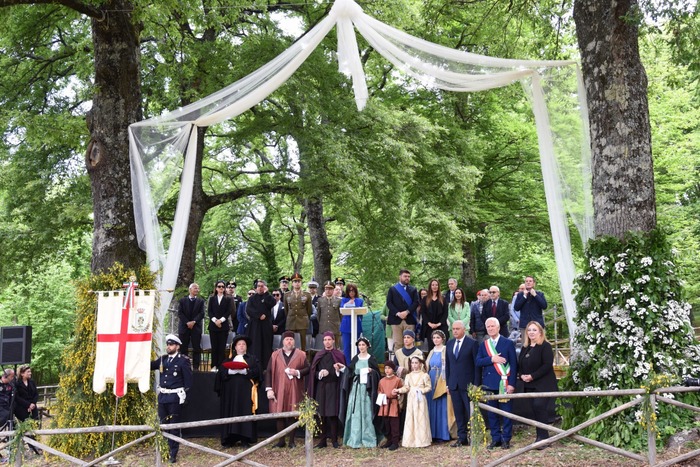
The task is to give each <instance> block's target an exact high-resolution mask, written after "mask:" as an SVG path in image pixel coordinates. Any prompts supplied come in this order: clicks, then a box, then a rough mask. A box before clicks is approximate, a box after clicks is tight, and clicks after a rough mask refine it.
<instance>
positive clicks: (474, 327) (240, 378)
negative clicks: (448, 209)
mask: <svg viewBox="0 0 700 467" xmlns="http://www.w3.org/2000/svg"><path fill="white" fill-rule="evenodd" d="M410 278H411V273H410V271H408V270H401V271H400V273H399V280H398V282H397V283H396V284H394V285H393V286H392V287H391V288H390V289H389V290H388V292H387V298H386V310H387V317H386V324H387V327H388V328H390V329H391V333H392V336H393V338H394V345H393V358H390V359H388V360H386V361H383V360H384V358H383V357H384V353H383V352H382V355H381V357H380V358H381V360H380V359H379V358H378V355H377V354H376V353H373V352H371V351H370V348H371V346H372V342H371V340H370V339H368V338H367V337H366V336H364V335H363V336H361V337H360V338H359V339H357V340H356V342H354V343H352V342H351V339H350V327H351V326H350V325H351V323H350V316H349V315H345V316H343V315H341V314H340V308H347V307H352V306H355V307H360V306H363V305H364V303H363V300H362V298H361V297H360V296H359V293H358V290H357V287H356V286H355V285H354V284H348V285H347V286H346V287H345V289H344V290H343V288H342V285H343V284H338V283H336V282H338V280H342V278H338V280H337V281H336V282H331V281H328V282H327V283H325V284H324V293H323V294H322V295H317V294H316V293H315V292H316V291H315V290H313V289H317V288H318V284H315V283H313V284H309V286H312V285H313V286H314V287H309V290H308V291H307V290H302V287H301V282H302V277H301V275H300V274H298V273H296V274H294V275H293V276H292V277H283V278H281V281H280V286H281V287H280V288H279V289H276V290H273V291H272V294H271V293H270V292H269V289H268V286H267V283H266V282H265V281H264V280H261V279H259V280H257V281H256V283H255V284H254V289H251V291H249V292H248V299H247V300H246V301H243V300H242V298H241V297H239V296H237V295H236V294H235V285H236V284H235V281H230V282H228V283H226V282H224V281H217V283H216V284H215V292H214V293H213V294H212V295H211V296H210V297H209V300H208V302H209V303H208V306H207V312H208V315H209V316H208V320H207V321H208V330H209V334H210V335H211V343H212V357H211V358H212V360H211V364H212V367H213V369H214V371H216V372H217V375H216V386H215V390H216V392H217V393H218V394H219V398H220V409H221V417H231V416H242V415H251V414H253V413H255V411H256V409H257V394H258V385H260V384H264V394H265V395H266V397H267V399H268V403H269V409H270V412H272V413H275V412H277V413H281V412H288V411H293V410H295V408H296V405H297V404H298V403H299V402H300V401H301V399H302V398H303V396H304V394H309V395H310V396H311V397H313V398H315V399H316V400H317V401H318V415H319V417H320V420H321V427H322V434H321V440H320V442H319V443H318V444H317V446H316V447H318V448H323V447H326V446H328V445H329V444H330V445H332V446H334V447H338V446H339V436H342V442H343V444H344V445H346V446H349V447H376V446H377V445H378V443H379V442H380V441H381V439H382V438H385V439H386V441H385V442H384V444H383V445H382V446H383V447H386V448H388V449H392V450H394V449H397V448H398V447H399V445H402V446H404V447H424V446H428V445H430V444H431V443H433V442H435V441H449V440H454V442H453V444H452V446H455V447H456V446H462V445H467V444H468V443H469V437H468V428H467V427H468V421H469V415H470V414H469V398H468V390H469V387H470V385H483V387H484V388H485V389H486V390H487V391H490V392H493V393H512V392H514V391H515V385H516V378H519V379H520V380H522V382H523V387H524V390H525V391H538V392H539V391H550V390H556V378H555V376H554V370H553V366H552V365H553V352H552V348H551V345H549V343H548V342H547V341H546V339H545V333H544V329H543V326H544V319H543V317H542V311H543V310H544V309H545V308H546V306H547V304H546V300H545V298H544V294H543V293H542V292H540V291H538V290H536V289H535V281H534V279H533V278H532V277H527V278H526V279H525V282H524V284H522V286H521V288H520V290H519V291H518V292H517V293H515V294H514V297H513V300H512V303H508V302H507V301H505V300H502V299H501V298H500V290H499V289H498V287H496V286H492V287H490V288H489V289H485V290H482V291H480V292H479V295H478V299H477V300H476V301H475V302H472V303H470V304H467V303H466V300H465V293H464V291H463V290H462V289H460V288H458V287H457V281H456V280H454V279H450V280H449V281H448V290H446V291H445V292H442V291H441V290H440V283H439V282H438V281H437V280H435V279H433V280H431V281H430V282H429V284H428V288H427V289H424V290H421V291H420V292H419V291H417V289H416V288H415V287H413V286H412V285H411V284H410ZM290 282H291V284H292V288H291V289H287V290H285V287H284V286H285V285H288V284H289V283H290ZM343 282H344V281H343ZM189 292H190V293H189V296H188V297H184V298H183V299H181V300H180V304H179V305H180V306H179V317H180V324H179V336H175V335H170V336H168V355H170V357H174V358H170V357H168V362H167V363H166V362H165V361H164V360H163V358H161V359H160V360H156V361H155V362H153V364H152V368H154V369H156V368H160V369H161V372H162V373H163V372H164V373H165V374H166V375H167V374H170V380H167V378H163V377H161V378H163V379H162V380H161V386H160V388H159V412H161V420H169V421H171V422H172V421H176V417H174V416H173V412H174V409H175V408H176V405H179V404H180V403H181V402H182V401H184V397H185V395H186V391H187V389H188V388H189V387H190V386H191V378H192V373H191V369H189V370H186V369H185V368H184V367H183V366H186V362H187V361H189V360H188V359H187V357H186V352H187V346H188V344H189V343H190V342H192V347H193V362H192V364H193V366H194V368H195V370H196V369H198V367H199V365H200V363H201V362H200V356H199V352H198V350H199V349H198V345H196V344H199V341H201V333H202V331H201V323H202V321H203V319H204V313H205V307H204V300H202V299H201V298H199V297H198V294H199V286H198V285H197V284H192V285H191V286H190V288H189ZM241 311H243V313H241ZM312 315H314V316H315V317H316V319H315V321H316V325H317V326H318V329H316V332H317V333H318V335H319V336H321V337H322V340H323V348H322V349H321V350H320V351H318V352H316V353H315V355H314V356H313V358H312V359H311V358H310V357H309V355H307V352H306V334H307V332H310V331H311V329H312V328H311V322H310V318H311V316H312ZM234 316H235V317H236V319H235V320H234V319H233V317H234ZM513 318H517V319H518V321H517V322H515V323H514V322H513ZM509 321H510V322H511V327H514V328H515V329H518V330H520V331H521V332H522V334H523V336H524V343H523V348H522V351H521V353H520V359H519V360H518V357H517V356H516V350H515V345H514V343H513V341H512V340H511V339H509V337H510V333H509V331H508V329H509V328H508V322H509ZM521 323H522V327H520V326H521ZM358 327H359V329H358V333H361V332H362V328H361V322H358ZM229 329H236V330H237V331H242V332H238V333H237V334H236V336H235V337H234V339H233V341H232V343H231V346H230V353H229V354H228V355H225V354H226V338H227V337H228V334H229ZM276 334H277V335H279V336H280V346H281V347H280V348H278V349H276V350H275V349H274V346H273V336H274V335H276ZM295 335H299V337H300V340H299V342H300V345H299V347H300V348H297V345H296V342H297V341H296V340H295ZM399 336H400V337H401V338H400V339H399ZM420 340H423V341H427V342H428V348H429V353H428V355H427V357H426V356H425V354H424V352H423V351H422V350H421V349H419V348H418V347H416V342H417V341H420ZM339 341H340V342H339ZM341 342H342V345H340V343H341ZM171 343H172V344H173V347H177V348H175V349H171ZM351 344H354V345H355V346H356V349H357V354H356V355H354V356H351V352H350V350H351ZM215 346H216V349H215ZM341 349H342V350H341ZM179 352H182V354H184V355H182V354H180V353H179ZM390 354H391V352H390ZM180 358H184V359H185V360H184V361H183V360H179V359H180ZM380 361H382V363H383V365H380V364H379V363H380ZM171 362H174V363H171ZM171 365H172V367H171ZM380 366H382V367H383V372H384V375H383V377H382V374H381V370H380ZM178 370H179V377H177V375H178ZM175 379H177V380H178V381H177V382H175V383H173V381H174V380H175ZM248 395H250V397H248ZM161 399H163V401H162V404H163V405H167V404H169V405H170V409H166V408H163V410H162V411H161V408H160V405H161ZM166 399H167V400H168V402H166V401H165V400H166ZM533 401H534V402H533V409H534V412H535V414H536V417H537V420H538V421H542V422H546V421H547V420H546V418H547V415H546V406H547V399H533ZM489 404H490V405H494V406H496V407H498V408H500V409H501V410H505V411H511V410H512V403H511V402H510V401H509V400H507V401H506V400H503V401H491V402H489ZM171 409H172V410H171ZM292 421H293V420H289V419H280V420H278V426H277V428H278V431H280V432H281V431H284V430H285V429H286V428H287V427H288V426H289V425H290V424H291V423H292ZM488 421H489V426H490V430H491V444H490V445H489V448H495V447H498V446H501V447H503V448H506V449H507V448H509V447H510V439H511V436H512V426H511V422H510V420H509V419H508V418H503V419H501V417H499V416H496V415H494V414H492V413H491V412H489V417H488ZM341 427H342V432H341V431H340V430H341ZM547 436H548V435H547V432H546V430H540V429H538V431H537V440H538V441H539V440H540V439H543V438H546V437H547ZM256 439H257V434H256V429H255V424H254V423H252V422H246V423H236V424H231V425H225V426H223V429H222V435H221V443H222V445H223V446H226V447H228V446H233V445H235V444H236V443H241V444H242V445H244V446H247V445H248V444H250V443H253V442H255V441H256ZM285 445H288V446H290V447H293V446H295V439H294V430H291V432H290V433H289V438H288V440H285V438H284V437H281V438H280V440H279V442H278V443H277V446H279V447H284V446H285ZM176 456H177V443H172V444H171V461H173V460H174V459H175V458H176Z"/></svg>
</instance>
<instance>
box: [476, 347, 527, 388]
mask: <svg viewBox="0 0 700 467" xmlns="http://www.w3.org/2000/svg"><path fill="white" fill-rule="evenodd" d="M487 339H488V338H487ZM496 351H497V352H498V353H499V354H500V355H501V357H503V358H505V359H506V361H507V362H508V364H509V365H510V374H509V375H508V385H510V386H513V387H515V380H516V376H517V372H518V358H517V356H516V355H515V344H513V341H511V340H510V339H506V338H505V337H503V336H501V337H500V338H499V339H498V344H496ZM476 366H478V367H480V368H482V384H483V385H484V386H486V387H487V388H488V389H491V390H494V391H497V390H498V386H499V385H500V383H501V375H499V374H498V371H496V368H495V367H494V366H493V363H492V362H491V357H489V354H488V352H486V342H485V341H484V342H481V343H480V344H479V352H478V353H477V355H476Z"/></svg>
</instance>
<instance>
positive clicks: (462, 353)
mask: <svg viewBox="0 0 700 467" xmlns="http://www.w3.org/2000/svg"><path fill="white" fill-rule="evenodd" d="M466 332H467V329H466V327H465V325H464V323H463V322H462V321H455V322H454V323H452V335H453V336H454V338H453V339H450V340H449V341H447V346H446V350H447V353H446V354H445V379H446V381H447V388H448V389H449V390H450V397H451V398H452V407H453V408H454V412H455V420H456V421H457V441H455V442H454V443H453V444H452V447H459V446H468V445H469V431H468V426H469V397H468V396H467V392H468V390H469V385H470V384H474V385H479V382H480V380H481V378H480V374H479V373H480V372H479V371H477V368H476V354H477V349H478V346H479V345H478V343H477V342H476V341H475V340H474V339H472V338H471V337H468V336H467V335H466Z"/></svg>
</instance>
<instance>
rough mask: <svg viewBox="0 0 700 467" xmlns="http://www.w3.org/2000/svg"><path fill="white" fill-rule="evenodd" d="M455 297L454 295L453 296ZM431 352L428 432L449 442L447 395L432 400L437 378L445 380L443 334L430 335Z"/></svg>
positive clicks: (434, 333)
mask: <svg viewBox="0 0 700 467" xmlns="http://www.w3.org/2000/svg"><path fill="white" fill-rule="evenodd" d="M455 295H456V294H455ZM432 339H433V344H434V345H435V347H433V350H431V351H430V353H429V354H428V360H427V361H428V374H429V375H430V383H431V385H432V388H431V390H430V392H428V393H427V394H426V398H427V399H428V414H429V415H430V431H431V433H432V434H433V439H435V440H440V441H449V440H450V428H449V421H448V417H447V404H448V402H447V393H445V394H443V395H442V396H440V397H438V398H437V399H434V398H433V392H434V390H435V388H436V386H437V383H438V379H439V378H443V379H444V378H445V374H444V373H445V333H444V332H442V331H440V330H439V329H436V330H435V331H433V333H432Z"/></svg>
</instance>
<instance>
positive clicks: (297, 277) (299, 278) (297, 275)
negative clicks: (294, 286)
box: [292, 272, 304, 281]
mask: <svg viewBox="0 0 700 467" xmlns="http://www.w3.org/2000/svg"><path fill="white" fill-rule="evenodd" d="M302 279H304V278H303V277H301V274H299V273H298V272H295V273H294V274H293V275H292V280H293V281H300V280H302Z"/></svg>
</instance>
